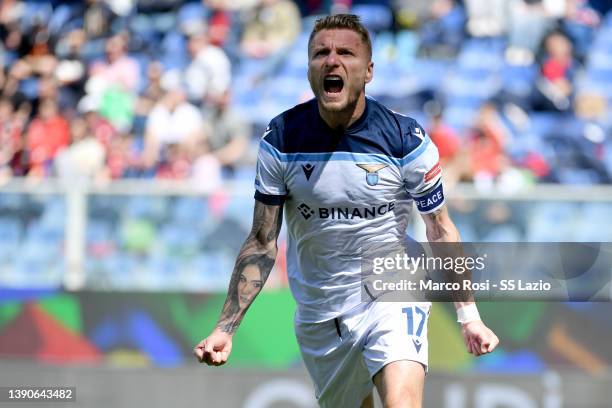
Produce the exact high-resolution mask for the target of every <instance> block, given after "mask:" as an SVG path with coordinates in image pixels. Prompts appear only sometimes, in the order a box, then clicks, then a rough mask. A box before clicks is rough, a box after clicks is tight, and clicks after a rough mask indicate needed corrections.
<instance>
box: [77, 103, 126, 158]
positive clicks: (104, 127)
mask: <svg viewBox="0 0 612 408" xmlns="http://www.w3.org/2000/svg"><path fill="white" fill-rule="evenodd" d="M98 109H99V106H98V103H97V101H96V100H95V99H94V98H93V97H91V96H85V97H84V98H83V99H81V101H80V102H79V104H78V111H79V114H80V115H82V116H83V118H84V119H85V122H86V124H87V129H88V132H89V133H90V134H91V135H92V136H93V138H94V139H96V140H97V141H98V142H100V143H101V144H102V146H104V148H105V149H109V148H110V146H111V144H112V143H113V140H114V139H116V138H117V137H118V136H119V132H118V131H117V129H115V128H114V127H113V125H112V124H111V123H110V122H109V121H108V120H106V119H105V118H103V117H102V116H100V114H99V113H98Z"/></svg>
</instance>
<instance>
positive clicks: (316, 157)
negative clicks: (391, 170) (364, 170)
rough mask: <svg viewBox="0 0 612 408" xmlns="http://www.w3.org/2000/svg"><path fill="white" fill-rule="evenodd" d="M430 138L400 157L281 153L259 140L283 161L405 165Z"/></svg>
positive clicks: (364, 154)
mask: <svg viewBox="0 0 612 408" xmlns="http://www.w3.org/2000/svg"><path fill="white" fill-rule="evenodd" d="M429 143H431V140H430V139H429V136H426V137H425V138H424V139H423V142H421V144H420V145H419V146H418V147H417V148H416V149H414V150H413V151H411V152H410V153H408V154H407V155H406V156H404V157H403V158H402V159H396V158H394V157H389V156H385V155H382V154H376V153H353V152H326V153H281V152H279V151H278V149H276V148H275V147H274V146H272V145H271V144H270V143H268V142H267V141H266V140H265V139H262V140H261V144H260V145H261V148H262V149H264V150H265V151H266V152H268V153H269V154H271V155H272V156H273V157H274V158H275V159H276V160H279V161H281V162H285V163H291V162H301V161H304V162H328V161H351V162H355V163H387V164H392V165H395V166H405V165H407V164H408V163H410V162H411V161H413V160H414V159H416V158H417V157H419V156H420V155H421V154H422V153H423V152H424V151H425V149H427V146H429Z"/></svg>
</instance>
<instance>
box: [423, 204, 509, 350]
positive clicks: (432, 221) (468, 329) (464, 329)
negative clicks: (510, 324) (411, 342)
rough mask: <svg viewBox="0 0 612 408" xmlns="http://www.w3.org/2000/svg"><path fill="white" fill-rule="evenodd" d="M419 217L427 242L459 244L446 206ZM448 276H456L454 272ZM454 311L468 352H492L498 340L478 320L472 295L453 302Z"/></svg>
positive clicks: (459, 240)
mask: <svg viewBox="0 0 612 408" xmlns="http://www.w3.org/2000/svg"><path fill="white" fill-rule="evenodd" d="M421 217H422V218H423V221H425V227H426V233H427V239H428V241H429V242H434V243H442V242H461V237H460V236H459V231H457V227H455V224H454V223H453V221H452V220H451V218H450V215H449V214H448V209H447V208H446V205H442V206H441V207H440V208H438V209H436V210H435V211H433V212H430V213H427V214H421ZM450 274H452V275H457V274H455V273H454V272H450ZM454 277H455V276H453V277H451V279H452V278H454ZM457 277H458V275H457ZM464 278H465V276H464ZM462 279H463V278H462ZM455 309H456V310H457V320H458V321H459V322H460V323H461V333H462V334H463V339H464V341H465V345H466V347H467V350H468V352H469V353H472V354H474V355H475V356H480V355H483V354H487V353H490V352H492V351H493V350H494V349H495V347H497V345H498V344H499V339H498V338H497V336H496V335H495V333H493V331H492V330H491V329H489V328H488V327H487V326H485V324H484V323H483V322H482V320H481V319H480V315H479V313H478V309H477V308H476V303H475V302H474V298H473V295H471V294H469V295H468V296H467V297H466V298H462V299H461V300H457V301H455Z"/></svg>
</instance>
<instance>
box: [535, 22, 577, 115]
mask: <svg viewBox="0 0 612 408" xmlns="http://www.w3.org/2000/svg"><path fill="white" fill-rule="evenodd" d="M575 70H576V61H575V59H574V54H573V47H572V43H571V42H570V41H569V39H568V38H567V37H566V36H565V34H563V33H561V32H558V31H557V32H553V33H551V34H549V35H548V36H547V37H546V38H545V40H544V59H543V61H542V63H541V65H540V78H539V80H538V81H537V84H536V85H537V89H536V93H535V96H534V108H535V109H537V110H557V111H566V110H568V109H569V108H570V107H571V104H572V98H573V93H574V87H573V85H572V81H573V77H574V73H575Z"/></svg>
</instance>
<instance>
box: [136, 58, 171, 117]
mask: <svg viewBox="0 0 612 408" xmlns="http://www.w3.org/2000/svg"><path fill="white" fill-rule="evenodd" d="M163 73H164V66H163V65H162V63H161V62H159V61H152V62H150V63H149V66H148V67H147V86H146V88H145V89H144V91H143V92H142V93H141V94H140V95H139V96H138V100H137V102H136V107H135V113H136V115H138V116H141V117H144V116H147V115H148V114H149V112H151V109H153V107H154V106H155V104H156V103H157V101H159V100H160V99H161V98H162V96H163V95H164V90H163V89H162V86H161V78H162V75H163Z"/></svg>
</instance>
